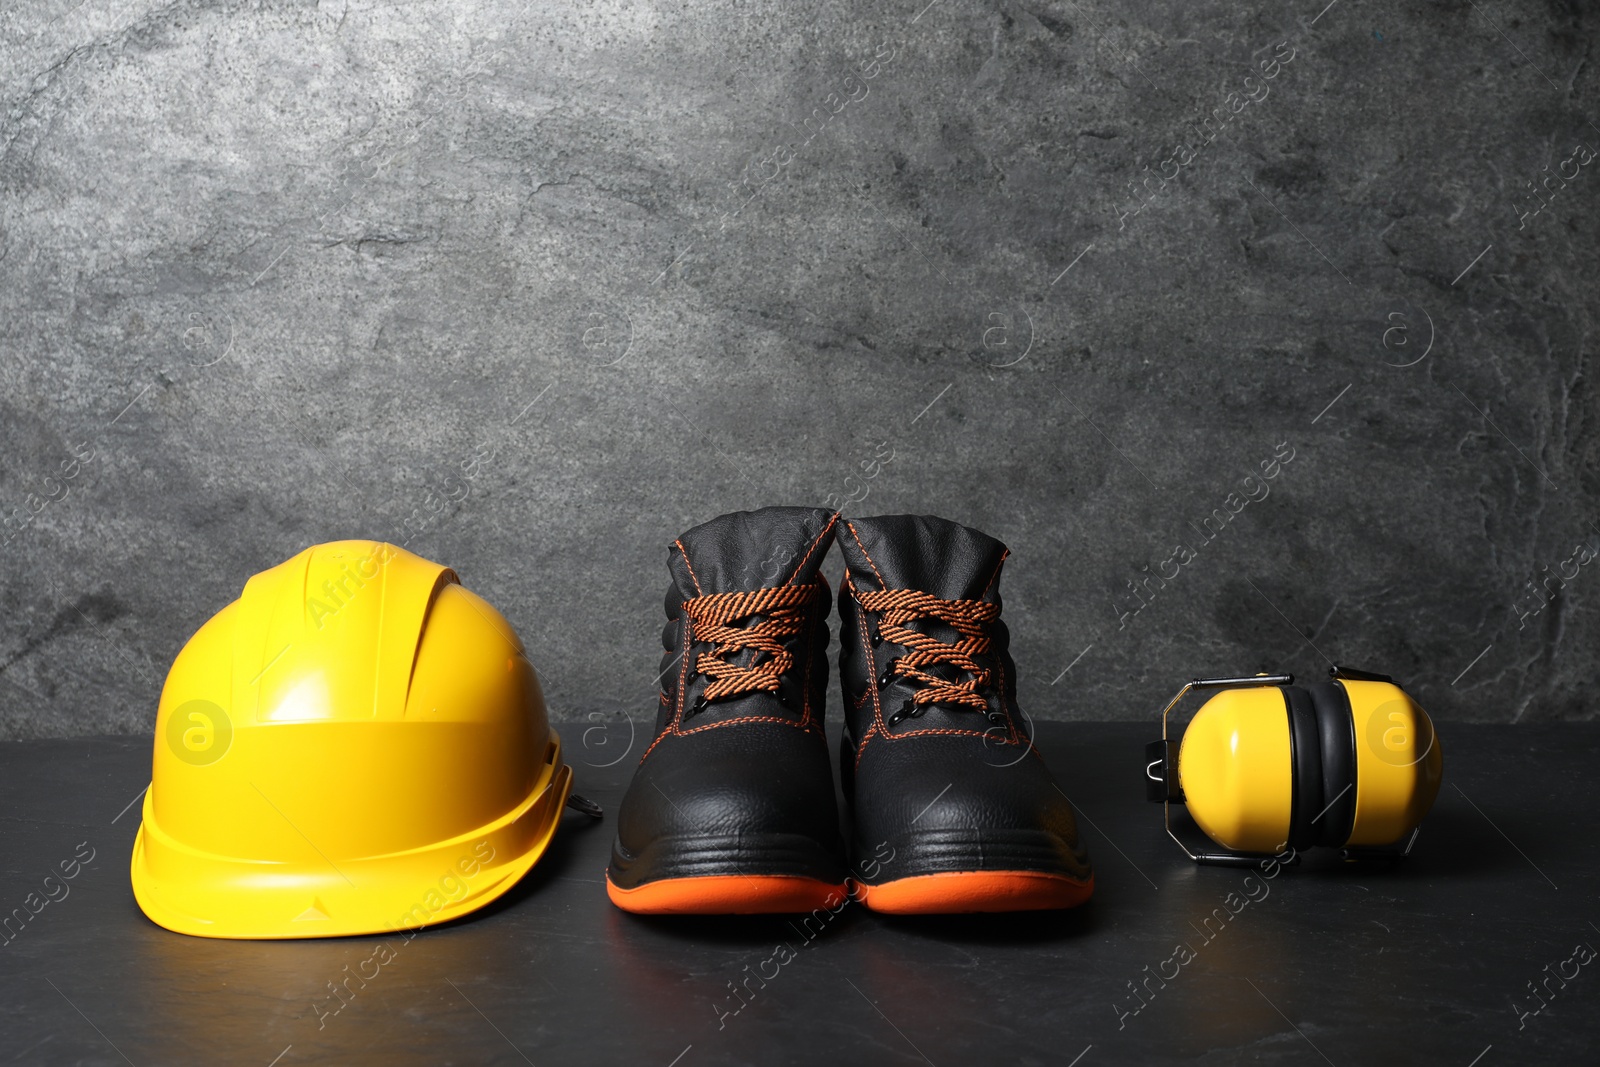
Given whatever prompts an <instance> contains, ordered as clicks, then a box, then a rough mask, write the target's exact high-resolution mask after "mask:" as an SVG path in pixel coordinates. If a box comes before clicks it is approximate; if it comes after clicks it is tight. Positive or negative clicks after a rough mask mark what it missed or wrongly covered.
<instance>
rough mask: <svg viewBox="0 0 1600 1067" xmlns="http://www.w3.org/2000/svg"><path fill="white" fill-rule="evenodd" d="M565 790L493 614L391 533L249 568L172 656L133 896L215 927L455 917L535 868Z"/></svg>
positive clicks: (236, 930) (548, 734)
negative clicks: (236, 593) (234, 596)
mask: <svg viewBox="0 0 1600 1067" xmlns="http://www.w3.org/2000/svg"><path fill="white" fill-rule="evenodd" d="M571 781H572V774H571V770H570V768H568V767H566V766H565V765H564V764H563V763H562V759H561V743H560V739H559V737H557V735H556V733H555V732H554V731H553V730H551V729H550V726H549V722H548V719H547V716H546V713H545V706H544V698H543V696H542V694H541V693H540V690H539V681H538V678H537V676H536V675H535V673H534V670H533V666H532V665H531V664H530V663H529V662H528V660H527V659H526V658H525V656H524V654H523V647H522V643H521V641H519V640H518V639H517V636H516V634H515V633H514V632H513V631H512V629H511V627H510V625H509V624H508V623H507V622H506V620H505V619H504V618H503V617H502V616H501V615H500V613H499V612H497V611H496V610H495V609H494V608H493V607H491V606H490V605H489V604H488V603H487V602H486V601H484V600H483V599H482V598H480V597H478V596H477V595H475V594H473V593H471V592H469V591H468V590H466V589H464V588H463V587H462V586H461V585H460V584H459V583H458V581H457V578H456V576H455V574H454V572H452V571H451V570H449V569H448V568H446V567H442V566H440V565H439V564H437V563H431V562H429V561H428V560H425V559H422V558H421V557H419V556H416V555H413V554H412V553H410V552H406V551H405V550H403V549H400V548H396V547H395V546H393V545H387V544H382V543H378V542H370V541H338V542H333V543H330V544H325V545H317V546H315V547H312V548H308V549H306V550H305V551H304V552H301V553H300V554H299V555H297V556H295V557H294V558H293V559H290V560H288V561H287V562H285V563H282V564H280V565H279V566H276V567H273V568H272V569H270V570H267V571H263V572H262V573H260V574H257V575H256V576H255V577H253V578H251V579H250V581H249V582H248V583H247V584H246V585H245V588H244V592H243V594H242V595H241V596H240V597H239V599H238V600H236V601H234V602H233V603H231V604H229V605H228V606H227V607H225V608H223V609H222V610H221V611H220V612H218V613H217V614H216V615H215V616H213V617H212V618H211V620H210V621H209V622H207V623H206V624H205V625H204V626H202V627H201V628H200V630H199V631H198V632H197V633H196V634H195V635H194V636H193V637H192V638H190V640H189V642H188V644H187V645H185V646H184V648H183V650H182V651H181V652H179V653H178V657H177V659H176V660H175V661H174V663H173V665H172V670H171V672H170V673H169V674H168V675H167V682H166V686H165V687H164V688H163V690H162V693H161V703H160V707H159V710H158V712H157V716H156V739H155V755H154V760H153V763H152V766H151V784H150V789H149V792H148V793H146V795H145V798H144V809H143V823H142V825H141V826H140V828H139V834H138V837H137V838H136V839H135V841H134V846H133V864H132V877H133V891H134V897H135V898H136V899H137V900H138V902H139V906H140V908H142V909H143V910H144V913H145V914H146V915H148V916H149V917H150V918H151V919H152V920H154V921H155V922H156V923H159V924H160V925H162V926H164V927H166V928H168V929H169V930H176V931H178V932H180V933H186V934H198V935H202V936H206V937H228V938H289V937H334V936H340V935H346V934H370V933H381V932H386V931H391V930H400V929H406V928H414V927H418V926H426V925H429V924H432V923H438V922H443V921H445V920H448V919H454V918H456V917H458V916H461V915H464V914H466V913H468V912H471V911H474V910H476V909H478V908H481V907H483V906H484V905H485V904H488V903H489V902H490V901H492V900H494V899H495V898H496V897H498V896H500V895H501V894H503V893H505V892H506V891H507V890H508V889H510V888H511V887H512V886H513V885H515V884H516V882H517V880H518V879H520V878H521V877H522V875H523V874H525V873H526V872H527V870H528V869H529V868H530V867H532V866H533V864H534V862H535V861H536V860H538V858H539V856H540V855H541V854H542V853H543V852H544V850H545V847H546V846H547V845H548V844H549V841H550V838H551V836H552V835H553V834H554V833H555V828H556V825H557V823H558V822H559V821H560V817H561V811H562V808H563V806H564V805H565V803H566V799H567V793H568V791H569V790H570V788H571Z"/></svg>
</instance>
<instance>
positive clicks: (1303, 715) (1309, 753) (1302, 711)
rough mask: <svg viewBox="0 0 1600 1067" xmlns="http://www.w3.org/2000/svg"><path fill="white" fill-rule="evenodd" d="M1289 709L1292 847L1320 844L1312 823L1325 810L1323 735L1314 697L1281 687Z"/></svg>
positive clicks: (1290, 842) (1290, 825) (1290, 827)
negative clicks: (1292, 791) (1292, 788)
mask: <svg viewBox="0 0 1600 1067" xmlns="http://www.w3.org/2000/svg"><path fill="white" fill-rule="evenodd" d="M1278 688H1279V689H1280V690H1282V692H1283V699H1284V703H1285V704H1286V705H1288V709H1289V754H1290V755H1289V758H1290V761H1291V764H1292V766H1293V768H1294V777H1293V782H1294V793H1293V796H1294V799H1293V800H1292V801H1291V802H1290V805H1289V842H1288V844H1289V847H1290V848H1292V849H1294V850H1295V851H1297V852H1298V851H1299V850H1300V849H1303V848H1310V847H1311V846H1312V845H1314V844H1316V843H1317V827H1316V825H1315V824H1314V823H1313V822H1312V820H1313V819H1315V818H1316V816H1317V813H1318V812H1320V811H1321V810H1322V805H1323V799H1322V735H1321V731H1320V730H1319V728H1318V726H1317V712H1316V707H1315V706H1314V704H1313V703H1312V699H1311V694H1310V693H1308V692H1306V691H1305V690H1304V689H1302V688H1301V687H1300V686H1298V685H1280V686H1279V687H1278Z"/></svg>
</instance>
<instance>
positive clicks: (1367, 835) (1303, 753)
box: [1145, 667, 1443, 863]
mask: <svg viewBox="0 0 1600 1067" xmlns="http://www.w3.org/2000/svg"><path fill="white" fill-rule="evenodd" d="M1331 673H1332V678H1331V679H1330V680H1328V681H1323V682H1317V683H1314V684H1312V685H1310V686H1305V687H1301V686H1296V685H1294V684H1293V678H1292V677H1290V676H1289V675H1258V676H1256V677H1254V678H1214V679H1200V680H1196V681H1193V682H1190V683H1188V684H1187V685H1185V686H1184V687H1183V688H1182V689H1180V690H1179V691H1178V695H1177V696H1175V697H1174V698H1173V699H1172V701H1171V702H1170V703H1169V704H1168V705H1167V709H1166V711H1165V712H1164V713H1163V715H1162V735H1163V736H1162V739H1161V740H1160V741H1157V742H1154V743H1152V744H1151V745H1150V746H1149V747H1148V749H1147V753H1146V770H1145V776H1146V785H1147V787H1148V795H1149V797H1150V799H1151V800H1157V801H1161V802H1163V803H1164V804H1165V805H1167V810H1168V819H1167V827H1168V833H1170V834H1171V835H1172V836H1173V838H1174V839H1175V840H1177V841H1178V844H1179V845H1181V846H1182V847H1183V849H1184V851H1185V852H1186V853H1187V854H1188V855H1189V857H1190V858H1191V859H1194V860H1196V861H1197V862H1202V863H1239V862H1246V863H1248V862H1253V861H1255V860H1256V859H1259V858H1261V857H1263V856H1267V855H1277V856H1282V855H1283V854H1285V853H1298V852H1299V851H1302V850H1304V849H1306V848H1310V847H1315V846H1324V847H1333V848H1342V849H1344V850H1345V855H1346V857H1347V858H1358V857H1362V856H1365V855H1369V854H1373V853H1377V854H1382V855H1403V854H1404V852H1405V851H1408V850H1409V848H1410V843H1411V840H1412V839H1414V837H1415V834H1414V831H1415V830H1416V828H1417V826H1418V824H1419V823H1420V822H1421V821H1422V818H1423V816H1424V815H1426V814H1427V812H1428V809H1429V808H1430V807H1431V806H1432V804H1433V800H1434V797H1435V796H1436V795H1437V793H1438V791H1439V782H1440V779H1441V777H1442V768H1443V759H1442V756H1441V753H1440V751H1439V740H1438V736H1437V734H1436V733H1435V732H1434V729H1433V723H1432V722H1431V721H1430V720H1429V718H1428V716H1427V713H1426V712H1424V711H1423V710H1422V709H1421V708H1419V707H1418V706H1417V705H1416V703H1415V702H1414V701H1413V700H1412V699H1411V698H1410V697H1409V696H1407V695H1406V693H1405V692H1404V691H1403V690H1402V689H1401V688H1400V687H1399V686H1397V685H1395V684H1394V682H1393V681H1392V680H1390V679H1389V678H1387V677H1385V676H1383V675H1376V674H1369V673H1366V672H1363V671H1354V670H1348V669H1343V668H1339V667H1334V668H1333V670H1332V672H1331ZM1191 689H1215V690H1220V691H1219V692H1217V693H1216V694H1215V695H1214V696H1212V697H1211V699H1209V700H1208V701H1206V703H1205V704H1204V705H1203V706H1202V707H1201V708H1200V710H1199V711H1198V712H1196V713H1195V716H1194V718H1193V719H1192V720H1191V721H1190V723H1189V726H1188V728H1187V730H1186V731H1185V732H1184V734H1183V738H1182V743H1181V746H1180V745H1179V743H1178V742H1177V741H1175V740H1174V739H1172V738H1171V737H1169V736H1168V735H1167V727H1166V723H1167V718H1168V716H1169V715H1170V713H1171V711H1172V709H1173V708H1174V707H1176V706H1177V704H1178V703H1179V702H1180V701H1181V700H1182V699H1183V697H1184V695H1185V694H1187V693H1188V692H1189V691H1190V690H1191ZM1173 803H1180V804H1182V805H1184V807H1185V808H1186V809H1187V811H1188V814H1189V816H1190V818H1191V819H1192V820H1193V822H1194V824H1195V826H1196V827H1198V828H1199V830H1200V831H1201V832H1202V833H1204V834H1205V836H1206V837H1208V838H1210V839H1211V841H1213V842H1215V843H1216V844H1219V845H1221V846H1222V847H1223V849H1224V850H1225V851H1223V852H1216V851H1213V850H1211V849H1210V848H1208V847H1206V846H1204V845H1202V846H1201V847H1199V848H1198V849H1196V848H1192V847H1191V846H1190V844H1188V843H1186V842H1185V841H1184V839H1183V838H1182V837H1180V836H1179V835H1178V834H1177V833H1176V832H1175V831H1174V828H1173V824H1172V818H1171V805H1172V804H1173Z"/></svg>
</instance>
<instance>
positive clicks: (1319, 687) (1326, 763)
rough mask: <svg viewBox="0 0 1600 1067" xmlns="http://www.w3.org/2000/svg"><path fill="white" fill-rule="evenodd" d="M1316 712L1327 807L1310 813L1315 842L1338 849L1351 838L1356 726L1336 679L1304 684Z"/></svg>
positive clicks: (1345, 697)
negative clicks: (1318, 812) (1319, 812)
mask: <svg viewBox="0 0 1600 1067" xmlns="http://www.w3.org/2000/svg"><path fill="white" fill-rule="evenodd" d="M1306 688H1307V690H1308V691H1309V692H1310V694H1311V703H1312V705H1313V706H1314V707H1315V708H1316V712H1317V735H1318V738H1319V740H1321V742H1322V795H1323V797H1324V800H1323V804H1324V805H1325V806H1326V810H1325V811H1323V812H1322V813H1321V814H1320V815H1317V814H1316V813H1313V815H1312V821H1313V823H1314V827H1313V829H1314V831H1315V837H1316V843H1317V844H1319V845H1329V846H1331V847H1334V848H1338V847H1341V846H1343V845H1344V843H1345V842H1347V841H1349V840H1350V831H1351V830H1352V829H1354V828H1355V822H1356V726H1355V719H1354V718H1353V717H1352V716H1351V714H1350V694H1348V693H1346V692H1345V689H1344V686H1342V685H1340V684H1339V683H1338V682H1336V681H1326V682H1316V683H1313V684H1312V685H1309V686H1307V687H1306Z"/></svg>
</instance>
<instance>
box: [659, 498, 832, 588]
mask: <svg viewBox="0 0 1600 1067" xmlns="http://www.w3.org/2000/svg"><path fill="white" fill-rule="evenodd" d="M836 518H837V513H836V512H833V511H829V510H828V509H827V508H785V507H772V508H762V509H760V510H759V511H735V512H732V513H730V514H727V515H719V516H717V517H716V518H714V519H712V520H711V521H710V522H706V523H702V524H700V525H699V526H696V527H695V528H694V529H692V530H689V531H687V532H685V533H684V534H683V535H682V536H680V537H679V538H678V539H677V541H675V542H674V543H673V544H672V545H671V547H670V549H669V552H668V563H667V566H668V567H669V568H670V569H671V571H672V577H673V580H674V582H675V583H676V584H677V586H678V589H679V591H681V592H682V594H683V596H684V598H685V599H687V598H689V597H696V596H706V595H709V594H711V593H737V592H742V591H744V590H748V589H771V588H775V587H777V586H781V585H804V584H808V583H810V582H814V581H816V578H817V570H818V568H819V567H820V566H821V564H822V558H823V556H825V555H827V549H828V537H827V534H828V533H829V531H830V530H831V529H832V528H833V523H834V520H835V519H836Z"/></svg>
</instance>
